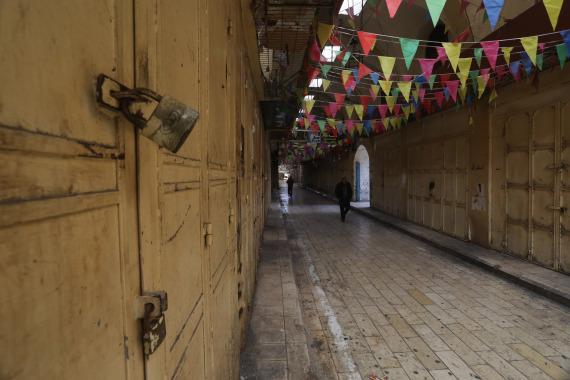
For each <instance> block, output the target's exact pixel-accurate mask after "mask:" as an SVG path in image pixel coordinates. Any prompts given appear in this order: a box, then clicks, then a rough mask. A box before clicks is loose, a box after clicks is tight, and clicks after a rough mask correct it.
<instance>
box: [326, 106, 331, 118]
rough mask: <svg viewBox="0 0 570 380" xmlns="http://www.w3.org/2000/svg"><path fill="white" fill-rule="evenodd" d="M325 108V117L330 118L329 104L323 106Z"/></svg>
mask: <svg viewBox="0 0 570 380" xmlns="http://www.w3.org/2000/svg"><path fill="white" fill-rule="evenodd" d="M324 109H325V113H326V114H327V117H328V118H329V119H330V118H332V114H331V106H324Z"/></svg>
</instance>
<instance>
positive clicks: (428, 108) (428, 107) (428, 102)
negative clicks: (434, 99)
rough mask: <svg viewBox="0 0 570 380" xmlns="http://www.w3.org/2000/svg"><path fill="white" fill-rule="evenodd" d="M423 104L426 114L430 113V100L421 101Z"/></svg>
mask: <svg viewBox="0 0 570 380" xmlns="http://www.w3.org/2000/svg"><path fill="white" fill-rule="evenodd" d="M423 105H424V108H425V110H426V111H427V113H428V115H431V100H426V101H425V102H423Z"/></svg>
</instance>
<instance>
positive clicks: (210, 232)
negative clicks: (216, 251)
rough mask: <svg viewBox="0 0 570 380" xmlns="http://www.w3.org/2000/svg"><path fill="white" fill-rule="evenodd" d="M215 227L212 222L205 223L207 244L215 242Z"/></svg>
mask: <svg viewBox="0 0 570 380" xmlns="http://www.w3.org/2000/svg"><path fill="white" fill-rule="evenodd" d="M213 230H214V227H213V226H212V223H211V222H207V223H204V229H203V231H204V237H205V243H206V246H208V247H209V246H211V245H212V244H214V234H213Z"/></svg>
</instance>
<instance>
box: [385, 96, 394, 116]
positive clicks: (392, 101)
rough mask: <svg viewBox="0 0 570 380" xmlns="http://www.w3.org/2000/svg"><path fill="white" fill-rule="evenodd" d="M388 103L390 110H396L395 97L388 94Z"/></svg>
mask: <svg viewBox="0 0 570 380" xmlns="http://www.w3.org/2000/svg"><path fill="white" fill-rule="evenodd" d="M386 103H387V104H388V109H389V110H390V112H392V111H393V110H394V98H393V97H391V96H388V97H387V98H386Z"/></svg>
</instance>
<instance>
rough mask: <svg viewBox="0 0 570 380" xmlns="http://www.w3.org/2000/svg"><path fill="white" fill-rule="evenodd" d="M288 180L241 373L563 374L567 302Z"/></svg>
mask: <svg viewBox="0 0 570 380" xmlns="http://www.w3.org/2000/svg"><path fill="white" fill-rule="evenodd" d="M283 186H284V184H282V185H281V187H280V189H279V195H278V197H279V203H277V199H276V198H277V194H276V191H274V195H273V197H274V199H273V201H272V207H271V211H270V216H269V218H268V222H267V225H266V229H265V232H264V243H263V245H262V249H261V253H260V264H259V272H258V283H257V288H256V293H255V297H254V302H253V305H252V306H253V308H252V311H251V320H250V325H249V326H250V327H249V329H248V336H247V342H246V348H245V351H244V352H243V353H242V355H241V372H240V378H241V379H243V380H252V379H275V380H281V379H291V380H300V379H327V380H328V379H335V380H336V379H338V380H344V379H369V378H372V379H374V378H375V377H377V378H383V377H384V376H386V379H389V380H395V379H517V380H518V379H569V378H570V309H569V308H567V307H566V306H564V305H562V304H561V303H557V302H554V301H552V300H550V299H547V298H545V297H543V296H541V295H539V294H537V293H535V292H532V291H530V290H527V289H525V288H523V287H521V286H519V285H517V284H514V283H512V282H510V281H506V280H504V279H502V278H501V277H500V276H498V275H496V274H493V273H490V272H489V271H486V270H483V269H481V268H479V267H477V266H475V265H472V264H470V263H467V262H465V261H463V260H461V259H458V258H456V257H453V256H452V255H450V254H448V253H445V252H442V251H440V250H438V249H436V248H434V247H433V246H432V245H429V244H427V243H424V242H421V241H419V240H418V239H415V238H412V237H410V236H409V235H406V234H404V233H401V232H399V231H397V230H395V229H393V228H389V227H387V226H385V225H383V224H381V223H379V222H378V221H375V220H373V219H371V218H369V217H367V216H365V215H363V214H362V213H357V212H354V208H353V210H352V211H351V212H349V213H348V215H347V217H346V222H345V223H342V222H341V219H340V213H339V207H338V205H337V204H336V203H334V202H333V201H332V200H331V199H327V198H325V197H323V196H322V195H320V194H316V193H314V192H312V191H309V190H306V189H302V188H299V187H295V188H294V191H293V196H292V197H291V198H290V197H288V196H287V189H286V187H283ZM525 264H527V263H525ZM528 265H531V266H533V265H532V264H528ZM533 267H534V268H537V267H536V266H533ZM369 375H372V377H369ZM374 376H375V377H374Z"/></svg>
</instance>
